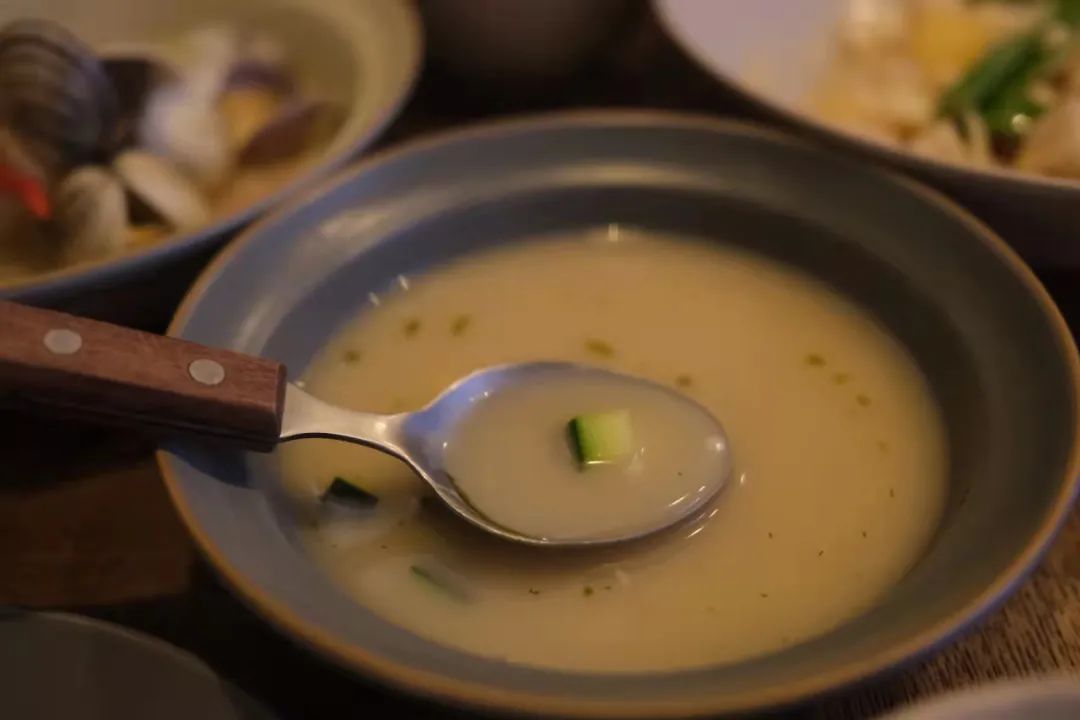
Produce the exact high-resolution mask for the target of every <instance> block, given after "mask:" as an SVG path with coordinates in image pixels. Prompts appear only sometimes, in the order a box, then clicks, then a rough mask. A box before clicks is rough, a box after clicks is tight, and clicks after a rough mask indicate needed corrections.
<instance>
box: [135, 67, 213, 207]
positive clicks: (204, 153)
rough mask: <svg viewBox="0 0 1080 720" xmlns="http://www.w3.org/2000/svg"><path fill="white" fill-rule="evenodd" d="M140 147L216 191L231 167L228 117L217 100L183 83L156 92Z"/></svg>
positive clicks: (148, 108)
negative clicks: (223, 114)
mask: <svg viewBox="0 0 1080 720" xmlns="http://www.w3.org/2000/svg"><path fill="white" fill-rule="evenodd" d="M137 135H138V141H139V144H140V145H142V146H143V147H145V148H146V149H147V150H149V151H150V152H152V153H155V154H157V155H160V156H161V157H164V158H167V159H169V160H170V161H172V162H173V163H175V164H176V166H177V167H179V168H180V169H181V170H182V171H183V172H184V173H186V174H187V175H188V176H189V177H190V178H192V179H193V180H194V181H195V182H196V183H197V184H198V185H200V186H201V187H203V188H205V189H207V190H211V191H212V190H214V189H215V188H217V187H219V186H220V185H221V183H222V182H223V181H224V179H225V176H226V175H227V174H228V173H229V170H230V169H231V166H232V152H231V151H230V149H229V140H228V131H227V126H226V123H225V118H224V117H223V116H222V114H221V112H220V110H219V109H218V106H217V104H216V102H215V101H214V99H212V98H207V97H204V96H203V95H202V94H201V92H199V91H198V90H197V89H195V88H194V87H193V86H191V85H188V84H186V83H185V82H183V81H180V82H176V83H172V84H169V85H165V86H163V87H160V88H158V89H157V90H155V91H154V92H153V93H152V94H151V95H150V98H149V100H148V101H147V104H146V109H145V112H144V113H143V116H142V119H141V120H140V121H139V126H138V131H137Z"/></svg>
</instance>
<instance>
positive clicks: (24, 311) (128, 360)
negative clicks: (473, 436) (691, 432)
mask: <svg viewBox="0 0 1080 720" xmlns="http://www.w3.org/2000/svg"><path fill="white" fill-rule="evenodd" d="M558 372H566V373H596V374H603V375H607V376H614V377H623V376H617V375H616V374H615V373H609V372H607V371H604V370H599V369H595V368H586V367H584V366H580V365H574V364H572V363H524V364H518V365H504V366H500V367H494V368H489V369H487V370H482V371H479V372H476V373H473V374H472V375H469V376H467V377H465V378H463V379H462V380H459V381H458V382H456V383H454V384H453V385H451V386H450V387H449V388H447V389H446V390H445V391H444V392H443V393H442V394H441V395H440V396H439V397H438V398H436V399H435V401H434V402H432V403H431V404H429V405H428V406H427V407H425V408H422V409H421V410H418V411H416V412H412V413H400V414H397V415H375V414H371V413H363V412H357V411H354V410H348V409H345V408H341V407H337V406H335V405H331V404H329V403H326V402H324V401H322V400H319V399H318V398H315V397H314V396H312V395H310V394H308V393H306V392H304V391H303V390H301V389H300V388H299V387H297V386H296V385H295V384H292V383H287V382H285V368H284V366H283V365H281V364H279V363H275V362H272V361H269V360H264V359H262V358H256V357H252V356H249V355H242V354H239V353H234V352H230V351H226V350H219V349H215V348H208V347H204V346H201V345H197V344H194V343H189V342H186V341H183V340H177V339H173V338H167V337H162V336H158V335H151V334H149V333H143V332H139V331H136V330H130V329H127V328H122V327H119V326H115V325H109V324H107V323H101V322H97V321H93V320H88V319H85V318H78V317H74V316H70V315H64V314H61V313H57V312H53V311H48V310H40V309H36V308H29V307H24V306H21V305H16V304H14V303H8V302H3V301H0V389H2V390H5V391H6V392H8V393H9V394H11V395H13V396H15V397H16V398H19V399H22V400H25V401H28V402H31V403H33V404H37V405H42V406H48V407H59V408H64V409H67V410H73V411H76V412H77V414H79V415H81V416H85V417H89V418H98V419H104V420H108V421H112V422H121V423H124V424H128V425H134V426H138V427H150V428H159V429H163V430H166V431H169V432H178V431H179V432H189V433H197V434H200V435H203V436H210V437H213V438H216V439H219V440H225V441H227V442H228V443H230V444H238V445H243V446H245V447H248V448H251V449H255V450H260V451H267V450H271V449H273V448H274V447H275V446H276V445H277V444H278V443H279V442H285V441H291V440H298V439H301V438H316V437H317V438H332V439H338V440H344V441H347V442H353V443H358V444H360V445H365V446H368V447H371V448H375V449H377V450H380V451H382V452H384V453H387V454H389V455H392V456H394V457H396V458H398V459H400V460H402V461H403V462H405V463H406V464H408V465H409V467H410V468H412V470H413V471H414V472H415V473H416V474H417V475H418V476H420V478H421V479H423V480H424V481H425V482H427V483H428V485H430V486H431V488H432V489H433V490H434V491H435V493H436V495H438V497H439V498H440V499H441V500H442V501H443V502H444V503H445V504H446V506H447V507H449V508H450V509H451V510H453V511H454V512H455V513H456V514H457V515H459V516H460V517H462V518H464V519H465V520H467V521H469V522H470V523H472V524H473V525H475V526H477V527H479V528H481V529H483V530H486V531H487V532H489V533H491V534H493V535H496V536H498V537H500V538H503V539H505V540H510V541H514V542H518V543H524V544H528V545H540V546H561V547H567V546H584V545H598V544H607V543H614V542H621V541H626V540H631V539H634V538H637V537H641V536H643V535H648V534H651V533H653V532H656V531H658V530H661V529H663V528H665V527H669V526H671V525H674V524H676V523H679V522H681V521H682V520H683V519H685V518H687V517H688V516H691V515H694V514H696V513H697V512H698V511H699V510H701V508H702V506H704V505H705V504H706V503H707V502H708V501H709V500H710V499H712V497H714V496H715V494H716V493H717V492H719V490H720V489H721V488H722V487H723V486H724V484H725V482H726V480H727V474H728V472H729V471H730V461H729V455H728V450H727V440H726V435H725V434H724V431H723V428H722V427H721V426H720V424H719V423H716V422H715V419H713V418H711V416H709V419H710V420H711V421H712V422H713V423H714V424H715V427H714V428H712V429H711V430H710V437H715V438H719V439H720V440H721V445H722V449H721V450H720V452H722V453H723V456H722V460H723V462H722V466H723V467H724V468H725V471H724V472H723V473H722V474H721V476H719V477H717V478H716V479H715V482H714V483H713V485H712V486H711V487H709V488H707V490H706V492H703V493H701V494H699V495H698V496H697V497H695V498H694V499H693V500H692V501H690V502H687V503H685V507H680V512H679V513H678V514H675V515H673V514H671V513H664V512H661V511H662V510H663V508H658V512H657V523H656V525H655V526H654V527H649V528H645V529H642V530H639V531H637V532H635V533H633V534H630V535H627V534H620V535H608V536H604V535H599V536H596V537H585V538H574V539H569V540H564V539H550V538H544V537H535V536H531V535H526V534H523V533H521V532H517V531H515V530H514V529H512V528H507V527H504V526H502V525H500V524H498V523H496V522H494V521H492V520H491V519H489V518H487V517H486V516H484V515H483V514H482V513H481V512H479V511H478V510H477V509H476V508H475V507H473V506H472V505H471V504H470V503H469V502H468V500H467V499H466V498H465V497H464V495H463V494H462V493H461V491H460V489H459V488H458V486H457V485H456V484H455V483H454V480H453V478H451V476H450V475H449V474H448V473H447V472H446V469H445V458H444V457H443V453H442V449H443V447H444V446H445V443H444V440H445V438H447V437H448V436H449V434H450V433H451V432H452V430H453V429H454V427H455V426H456V424H458V423H460V422H461V420H462V419H463V418H464V417H465V416H466V415H467V413H468V410H469V408H470V406H471V405H472V404H473V403H475V402H476V400H477V399H478V398H481V397H486V396H488V395H490V394H492V393H497V392H499V391H500V390H502V389H505V388H507V387H510V386H512V385H515V384H519V383H528V382H532V381H535V379H536V378H537V376H538V375H540V374H547V375H550V374H552V373H558ZM623 379H624V380H625V381H626V382H634V383H646V384H648V385H650V386H654V387H658V386H655V385H654V384H653V383H647V381H644V380H637V379H633V378H625V377H623ZM664 389H665V391H666V392H669V393H671V394H672V395H674V396H676V397H678V398H680V399H681V400H683V401H684V402H685V403H686V404H687V407H688V409H690V408H692V409H694V410H695V411H697V412H701V411H702V408H701V407H700V406H699V405H697V404H696V403H694V402H693V401H692V400H690V399H689V398H686V397H684V396H682V395H681V394H678V393H676V392H675V391H674V390H670V389H667V388H664Z"/></svg>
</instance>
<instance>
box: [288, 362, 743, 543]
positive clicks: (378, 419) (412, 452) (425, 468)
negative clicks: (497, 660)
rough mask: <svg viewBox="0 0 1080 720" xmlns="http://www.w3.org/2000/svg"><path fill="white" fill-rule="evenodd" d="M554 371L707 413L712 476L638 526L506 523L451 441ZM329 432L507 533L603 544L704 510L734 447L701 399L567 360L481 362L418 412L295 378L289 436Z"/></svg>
mask: <svg viewBox="0 0 1080 720" xmlns="http://www.w3.org/2000/svg"><path fill="white" fill-rule="evenodd" d="M552 378H563V379H566V378H575V379H578V380H582V381H585V382H588V381H596V380H600V381H615V382H619V383H625V384H626V385H627V386H628V387H640V388H647V389H649V390H652V391H656V392H660V393H663V394H665V395H667V396H670V397H671V398H674V399H676V400H677V401H678V402H679V403H682V404H684V405H685V407H686V410H687V412H691V413H695V414H698V415H700V416H702V417H703V418H704V419H705V420H706V422H707V423H708V436H709V437H710V438H713V439H714V440H715V443H716V444H715V445H714V447H715V454H716V460H717V467H718V468H719V471H718V472H716V473H715V474H714V475H713V476H712V478H711V480H712V482H710V483H707V484H706V485H703V486H702V488H701V490H700V491H699V492H697V493H695V494H693V495H692V496H691V497H689V498H688V499H687V500H686V501H684V502H681V503H679V504H678V508H677V510H676V511H675V512H665V510H666V509H667V508H664V507H658V508H657V512H656V519H655V522H652V523H649V524H647V525H646V526H639V527H636V528H634V529H632V530H614V531H612V530H609V531H606V532H599V533H597V534H595V535H593V534H590V535H577V536H568V537H564V536H550V535H537V534H531V533H526V532H521V531H520V530H517V529H514V528H513V527H509V526H507V525H505V524H502V523H500V522H498V521H496V520H494V519H492V518H491V517H488V515H486V514H485V513H484V512H482V511H481V510H479V509H478V508H477V507H476V506H475V505H474V504H473V503H472V502H471V501H470V499H469V498H468V497H467V496H466V494H465V493H464V492H463V491H462V489H461V487H460V486H459V484H458V483H457V482H456V481H455V479H454V476H453V475H452V474H451V472H449V471H448V468H447V465H448V462H447V452H446V450H447V448H448V446H449V444H450V441H451V438H452V436H453V434H454V431H455V429H456V428H458V427H460V426H461V425H462V424H463V423H465V422H466V420H467V419H468V417H469V416H470V415H471V414H472V413H473V411H474V410H475V409H476V407H477V406H478V404H480V403H482V402H483V401H484V400H486V399H488V398H491V397H493V396H495V395H497V394H499V393H501V392H502V391H505V390H508V389H511V388H513V387H517V386H521V385H523V384H527V383H537V382H544V381H545V380H549V379H552ZM315 437H318V438H328V439H336V440H344V441H347V442H355V443H358V444H360V445H365V446H367V447H371V448H374V449H376V450H380V451H382V452H385V453H387V454H389V455H392V456H394V457H396V458H398V459H399V460H401V461H402V462H404V463H406V464H407V465H408V466H409V467H410V468H411V469H412V470H413V472H415V473H416V474H417V475H418V476H419V477H420V478H421V479H422V480H423V481H424V482H426V483H427V484H428V485H430V486H431V488H432V490H434V491H435V494H436V495H438V497H439V499H441V500H442V501H443V502H444V503H445V504H446V505H447V506H448V507H449V508H450V509H451V510H453V511H454V512H455V513H457V514H458V515H459V516H460V517H462V518H463V519H465V520H467V521H468V522H470V523H472V524H473V525H475V526H477V527H479V528H481V529H483V530H485V531H487V532H489V533H491V534H493V535H496V536H498V537H500V538H502V539H504V540H509V541H512V542H517V543H523V544H526V545H534V546H545V547H579V546H596V545H605V544H611V543H617V542H625V541H629V540H635V539H638V538H641V537H644V536H646V535H651V534H652V533H655V532H658V531H660V530H663V529H665V528H668V527H671V526H672V525H676V524H678V523H680V522H682V521H683V520H684V519H686V518H688V517H691V516H694V515H696V514H697V513H698V512H699V511H700V510H701V509H702V508H703V507H704V506H705V505H706V504H708V503H709V501H711V500H712V499H713V498H714V497H715V496H716V494H717V493H718V492H719V491H720V490H721V489H722V488H723V487H724V485H725V484H726V482H727V478H728V476H729V475H730V472H731V461H730V452H729V447H728V442H727V436H726V434H725V432H724V429H723V427H722V426H721V425H720V423H719V422H717V421H716V419H715V418H713V417H712V415H710V414H709V412H708V411H707V410H705V409H704V408H703V407H701V406H700V405H698V404H697V403H696V402H694V401H693V400H691V399H690V398H688V397H686V396H685V395H683V394H682V393H679V392H677V391H675V390H673V389H671V388H668V387H666V386H663V385H660V384H657V383H653V382H650V381H647V380H642V379H639V378H632V377H629V376H626V375H621V374H619V373H613V372H610V371H607V370H602V369H600V368H595V367H590V366H587V365H580V364H576V363H561V362H531V363H518V364H512V365H499V366H495V367H490V368H486V369H483V370H478V371H476V372H474V373H472V374H470V375H467V376H466V377H464V378H462V379H460V380H458V381H457V382H455V383H454V384H453V385H451V386H450V387H448V388H447V389H446V390H444V391H443V392H442V393H441V394H440V395H439V396H438V397H437V398H435V400H433V401H432V402H431V403H430V404H428V405H427V406H426V407H424V408H422V409H420V410H417V411H416V412H411V413H399V414H395V415H375V414H371V413H362V412H356V411H352V410H346V409H344V408H341V407H338V406H336V405H332V404H330V403H326V402H324V401H322V400H319V399H318V398H316V397H314V396H312V395H310V394H308V393H306V392H304V391H303V390H301V389H300V388H299V387H297V386H296V385H294V384H292V383H290V384H288V385H287V387H286V390H285V413H284V415H283V417H282V423H281V437H280V439H281V440H282V441H289V440H298V439H302V438H315Z"/></svg>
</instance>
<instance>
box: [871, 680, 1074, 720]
mask: <svg viewBox="0 0 1080 720" xmlns="http://www.w3.org/2000/svg"><path fill="white" fill-rule="evenodd" d="M1077 717H1080V681H1077V680H1076V679H1074V678H1053V679H1040V680H1025V681H1013V682H1008V683H1003V684H1001V685H990V686H987V687H981V688H976V689H973V690H964V691H961V692H957V693H953V694H950V695H946V696H944V697H941V698H935V699H933V700H928V701H926V702H922V703H917V704H915V705H912V706H911V707H907V708H903V709H902V710H898V711H896V712H895V713H893V714H891V715H888V716H886V717H884V718H882V719H881V720H1072V719H1073V718H1077Z"/></svg>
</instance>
